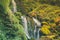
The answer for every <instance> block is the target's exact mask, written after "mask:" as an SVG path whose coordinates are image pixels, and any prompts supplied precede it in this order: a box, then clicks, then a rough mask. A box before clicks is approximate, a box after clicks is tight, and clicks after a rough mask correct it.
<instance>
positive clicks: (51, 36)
mask: <svg viewBox="0 0 60 40" xmlns="http://www.w3.org/2000/svg"><path fill="white" fill-rule="evenodd" d="M55 36H56V35H50V36H46V37H48V38H51V39H52V38H54V37H55Z"/></svg>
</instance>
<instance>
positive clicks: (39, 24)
mask: <svg viewBox="0 0 60 40" xmlns="http://www.w3.org/2000/svg"><path fill="white" fill-rule="evenodd" d="M33 21H34V22H35V24H36V25H37V26H39V27H41V23H40V22H39V21H38V20H37V19H35V18H33Z"/></svg>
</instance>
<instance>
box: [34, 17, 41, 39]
mask: <svg viewBox="0 0 60 40" xmlns="http://www.w3.org/2000/svg"><path fill="white" fill-rule="evenodd" d="M33 21H34V22H35V24H36V25H35V29H34V36H36V37H35V40H39V31H40V28H37V27H41V23H40V22H39V21H38V20H37V19H35V18H33ZM36 33H37V35H36Z"/></svg>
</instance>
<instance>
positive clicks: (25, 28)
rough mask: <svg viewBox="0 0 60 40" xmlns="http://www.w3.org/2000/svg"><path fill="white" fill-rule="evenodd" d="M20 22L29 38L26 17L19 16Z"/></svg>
mask: <svg viewBox="0 0 60 40" xmlns="http://www.w3.org/2000/svg"><path fill="white" fill-rule="evenodd" d="M21 19H22V22H23V26H24V30H25V34H26V36H27V37H28V39H30V36H29V33H28V27H27V19H26V17H25V16H21Z"/></svg>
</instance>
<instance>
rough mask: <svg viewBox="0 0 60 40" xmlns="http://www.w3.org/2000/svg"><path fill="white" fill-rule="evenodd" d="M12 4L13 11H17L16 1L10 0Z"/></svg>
mask: <svg viewBox="0 0 60 40" xmlns="http://www.w3.org/2000/svg"><path fill="white" fill-rule="evenodd" d="M12 6H13V12H14V13H15V12H17V8H16V2H15V1H14V0H12Z"/></svg>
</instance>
